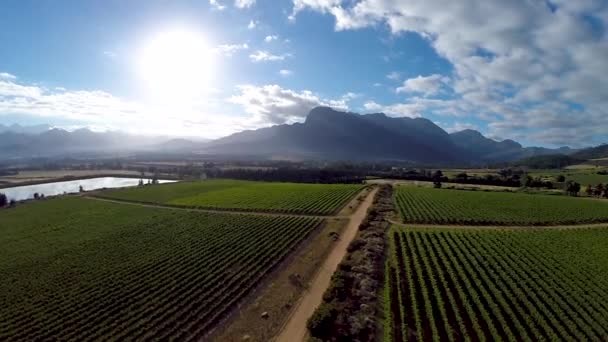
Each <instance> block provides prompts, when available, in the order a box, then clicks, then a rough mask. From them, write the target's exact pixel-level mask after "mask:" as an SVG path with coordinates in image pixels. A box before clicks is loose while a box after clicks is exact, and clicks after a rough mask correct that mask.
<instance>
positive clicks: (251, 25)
mask: <svg viewBox="0 0 608 342" xmlns="http://www.w3.org/2000/svg"><path fill="white" fill-rule="evenodd" d="M259 23H260V22H259V21H257V20H249V25H247V28H248V29H250V30H253V29H254V28H256V26H258V24H259Z"/></svg>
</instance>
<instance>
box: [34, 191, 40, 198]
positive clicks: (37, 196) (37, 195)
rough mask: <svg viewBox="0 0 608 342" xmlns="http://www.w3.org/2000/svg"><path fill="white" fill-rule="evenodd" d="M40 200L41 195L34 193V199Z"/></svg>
mask: <svg viewBox="0 0 608 342" xmlns="http://www.w3.org/2000/svg"><path fill="white" fill-rule="evenodd" d="M39 198H40V195H39V194H38V193H37V192H34V199H36V200H37V199H39Z"/></svg>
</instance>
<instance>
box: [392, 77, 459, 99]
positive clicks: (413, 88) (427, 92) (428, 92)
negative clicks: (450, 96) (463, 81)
mask: <svg viewBox="0 0 608 342" xmlns="http://www.w3.org/2000/svg"><path fill="white" fill-rule="evenodd" d="M447 81H448V80H447V78H446V77H444V76H441V75H438V74H433V75H430V76H426V77H423V76H418V77H415V78H409V79H407V80H405V81H404V82H403V86H401V87H399V88H397V93H420V94H423V95H424V96H432V95H437V94H438V93H439V91H440V90H441V87H442V86H443V84H445V83H447Z"/></svg>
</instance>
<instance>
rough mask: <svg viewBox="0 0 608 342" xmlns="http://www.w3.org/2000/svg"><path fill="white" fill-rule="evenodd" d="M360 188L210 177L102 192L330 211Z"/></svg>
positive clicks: (184, 203) (224, 205) (212, 205)
mask: <svg viewBox="0 0 608 342" xmlns="http://www.w3.org/2000/svg"><path fill="white" fill-rule="evenodd" d="M361 188H362V186H361V185H349V184H296V183H267V182H246V181H229V180H210V181H204V182H192V183H172V184H163V185H158V186H152V187H142V188H131V189H121V190H113V191H108V192H102V193H100V194H99V196H102V197H106V198H113V199H121V200H128V201H136V202H153V203H162V204H165V205H171V206H181V207H197V208H207V209H223V210H241V211H262V212H285V213H298V214H320V215H328V214H332V213H334V212H336V211H337V210H339V209H340V208H341V207H342V206H343V205H344V204H345V203H346V201H348V200H349V199H350V198H352V197H353V196H354V195H355V194H356V193H357V192H359V191H360V190H361ZM178 190H179V191H178Z"/></svg>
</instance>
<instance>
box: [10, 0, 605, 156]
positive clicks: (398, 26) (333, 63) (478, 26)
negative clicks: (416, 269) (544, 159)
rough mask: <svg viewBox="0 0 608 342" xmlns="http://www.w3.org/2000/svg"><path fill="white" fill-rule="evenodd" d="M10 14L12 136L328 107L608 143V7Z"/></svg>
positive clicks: (297, 0) (334, 3)
mask: <svg viewBox="0 0 608 342" xmlns="http://www.w3.org/2000/svg"><path fill="white" fill-rule="evenodd" d="M0 17H1V19H2V20H0V32H10V34H3V35H0V44H1V46H2V47H3V48H2V49H1V50H0V124H2V125H5V126H9V125H12V124H19V125H22V126H32V125H41V124H45V125H46V124H48V125H50V126H52V127H57V128H63V129H68V130H74V129H77V128H83V127H87V128H90V129H92V130H94V131H105V130H121V131H124V132H127V133H136V134H146V135H163V136H167V135H168V136H173V137H179V136H188V137H200V138H219V137H223V136H226V135H229V134H231V133H235V132H239V131H242V130H246V129H256V128H261V127H267V126H271V125H276V124H284V123H287V124H291V123H296V122H304V121H305V118H306V116H307V114H308V113H309V111H310V110H311V109H312V108H314V107H317V106H329V107H332V108H334V109H337V110H343V111H350V112H356V113H377V112H383V113H385V114H386V115H388V116H390V117H408V118H418V117H424V118H427V119H429V120H430V121H432V122H433V123H435V124H437V125H438V126H439V127H441V128H442V129H444V130H446V131H447V132H449V133H453V132H456V131H461V130H463V129H475V130H477V131H479V132H481V133H482V134H484V135H485V136H486V137H489V138H493V139H497V140H499V141H502V140H504V139H513V140H515V141H517V142H519V143H521V144H522V145H524V146H543V147H551V148H557V147H561V146H565V145H567V146H571V147H585V146H593V145H598V144H600V143H604V142H606V141H607V140H608V139H607V138H608V136H607V135H606V132H608V112H607V109H606V108H608V83H607V82H608V81H607V79H606V77H605V71H606V70H608V33H607V25H608V3H607V2H606V1H602V0H596V1H594V0H588V1H561V0H551V1H532V2H530V1H523V0H522V1H501V0H492V1H484V2H483V5H481V4H480V3H479V2H476V1H472V0H470V1H457V2H454V1H440V0H437V1H429V0H415V1H407V2H405V1H385V0H360V1H350V0H348V1H347V0H315V1H311V0H293V1H280V2H279V1H268V0H266V1H265V0H257V1H256V0H247V1H243V0H239V1H234V2H233V1H229V0H210V1H172V2H165V1H128V2H124V1H119V2H106V1H81V2H76V3H74V2H69V3H68V2H65V1H54V2H40V1H33V0H30V1H18V2H15V1H11V2H3V3H2V4H0ZM74 28H77V29H74ZM24 42H27V43H24ZM15 128H17V126H15ZM4 130H5V127H3V126H0V132H2V131H4Z"/></svg>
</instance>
